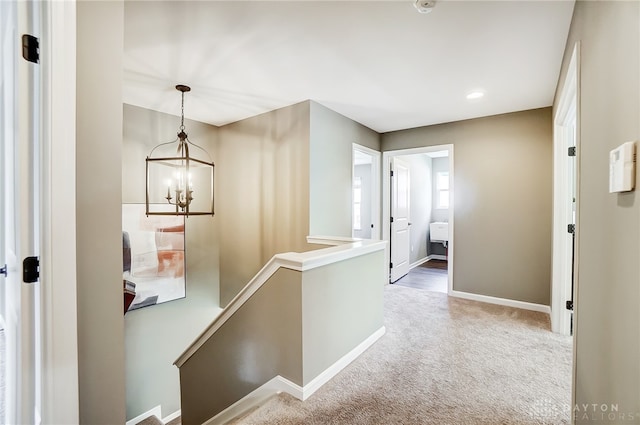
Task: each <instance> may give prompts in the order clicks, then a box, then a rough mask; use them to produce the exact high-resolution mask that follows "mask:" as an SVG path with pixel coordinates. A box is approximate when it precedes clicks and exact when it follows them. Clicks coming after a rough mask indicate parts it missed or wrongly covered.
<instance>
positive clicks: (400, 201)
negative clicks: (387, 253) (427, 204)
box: [390, 157, 411, 282]
mask: <svg viewBox="0 0 640 425" xmlns="http://www.w3.org/2000/svg"><path fill="white" fill-rule="evenodd" d="M391 172H392V175H391V265H390V266H391V282H395V281H396V280H398V279H400V278H401V277H402V276H404V275H406V274H407V273H409V252H410V241H411V239H410V236H409V233H410V226H411V223H410V221H409V219H410V217H409V211H410V210H409V205H410V191H409V189H410V181H409V177H410V175H409V165H408V164H407V163H406V162H404V161H402V160H401V159H400V158H398V157H394V158H393V159H392V162H391Z"/></svg>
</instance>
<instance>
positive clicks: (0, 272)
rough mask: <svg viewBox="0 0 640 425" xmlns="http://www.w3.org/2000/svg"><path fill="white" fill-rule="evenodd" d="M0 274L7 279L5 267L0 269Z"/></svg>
mask: <svg viewBox="0 0 640 425" xmlns="http://www.w3.org/2000/svg"><path fill="white" fill-rule="evenodd" d="M0 274H3V275H4V277H7V265H6V264H5V265H4V266H2V267H0Z"/></svg>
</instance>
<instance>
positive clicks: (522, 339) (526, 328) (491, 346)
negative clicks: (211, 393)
mask: <svg viewBox="0 0 640 425" xmlns="http://www.w3.org/2000/svg"><path fill="white" fill-rule="evenodd" d="M385 326H386V329H387V333H386V335H385V336H383V337H382V338H381V339H380V340H379V341H378V342H377V343H376V344H374V345H373V346H372V347H371V348H370V349H369V350H367V351H366V352H365V353H364V354H363V355H362V356H360V357H359V358H358V359H356V360H355V361H354V362H353V363H351V364H350V365H349V366H348V367H347V368H345V369H344V370H343V371H342V372H341V373H340V374H338V375H337V376H336V377H335V378H334V379H333V380H331V381H330V382H328V383H327V384H326V385H325V386H324V387H322V388H320V389H319V390H318V391H317V392H316V393H315V394H314V395H313V396H312V397H310V398H309V399H308V400H306V401H304V402H301V401H299V400H297V399H295V398H293V397H291V396H289V395H287V394H281V395H278V396H276V397H274V398H272V399H270V400H269V401H267V402H266V403H265V404H264V405H263V406H261V407H260V408H258V409H256V410H254V411H253V412H251V413H249V414H247V415H246V416H245V417H243V418H240V419H238V420H236V421H234V422H233V424H235V425H257V424H281V425H294V424H305V425H308V424H318V425H320V424H336V425H337V424H349V425H356V424H362V425H364V424H385V425H387V424H404V425H408V424H439V425H457V424H461V425H462V424H464V425H472V424H478V425H495V424H516V425H520V424H522V425H529V424H553V425H558V424H568V423H570V421H569V418H570V412H571V409H570V401H571V400H570V398H571V396H570V394H571V387H570V385H571V360H572V347H571V338H570V337H564V336H560V335H556V334H553V333H552V332H551V331H550V330H549V319H548V316H547V315H545V314H542V313H535V312H530V311H525V310H519V309H515V308H509V307H501V306H495V305H489V304H484V303H478V302H474V301H468V300H462V299H457V298H449V297H447V295H446V294H442V293H436V292H429V291H423V290H417V289H412V288H407V287H402V286H396V285H388V286H386V288H385Z"/></svg>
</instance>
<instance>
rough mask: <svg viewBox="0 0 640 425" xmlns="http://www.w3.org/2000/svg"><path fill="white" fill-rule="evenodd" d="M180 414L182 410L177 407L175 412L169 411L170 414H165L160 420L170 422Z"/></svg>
mask: <svg viewBox="0 0 640 425" xmlns="http://www.w3.org/2000/svg"><path fill="white" fill-rule="evenodd" d="M180 415H182V410H181V409H178V410H176V411H175V412H173V413H171V414H170V415H167V416H165V417H164V418H162V419H161V420H162V422H164V423H165V424H166V423H168V422H171V421H172V420H174V419H175V418H177V417H179V416H180Z"/></svg>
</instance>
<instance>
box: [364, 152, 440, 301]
mask: <svg viewBox="0 0 640 425" xmlns="http://www.w3.org/2000/svg"><path fill="white" fill-rule="evenodd" d="M354 152H355V151H354ZM399 158H400V159H402V160H403V161H404V162H405V163H406V164H408V166H409V177H410V203H409V206H410V222H411V226H410V237H409V243H410V246H409V261H410V271H409V273H408V274H407V275H405V276H404V277H402V278H401V279H399V280H397V281H395V282H394V284H398V285H402V286H410V287H413V288H417V289H424V290H430V291H437V292H444V293H447V290H448V274H447V273H448V272H447V269H448V264H447V263H448V235H449V231H448V220H449V199H450V196H449V151H448V150H441V151H435V152H426V153H416V154H410V155H401V156H399ZM353 175H354V187H353V201H354V209H353V210H354V217H353V223H354V226H353V236H354V237H357V238H364V239H369V238H372V237H374V235H373V234H372V224H371V223H372V217H371V206H370V203H371V195H370V194H371V193H372V187H371V185H372V178H371V176H372V164H371V158H370V157H368V156H367V155H358V154H357V153H355V154H354V174H353ZM392 249H393V248H392Z"/></svg>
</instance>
